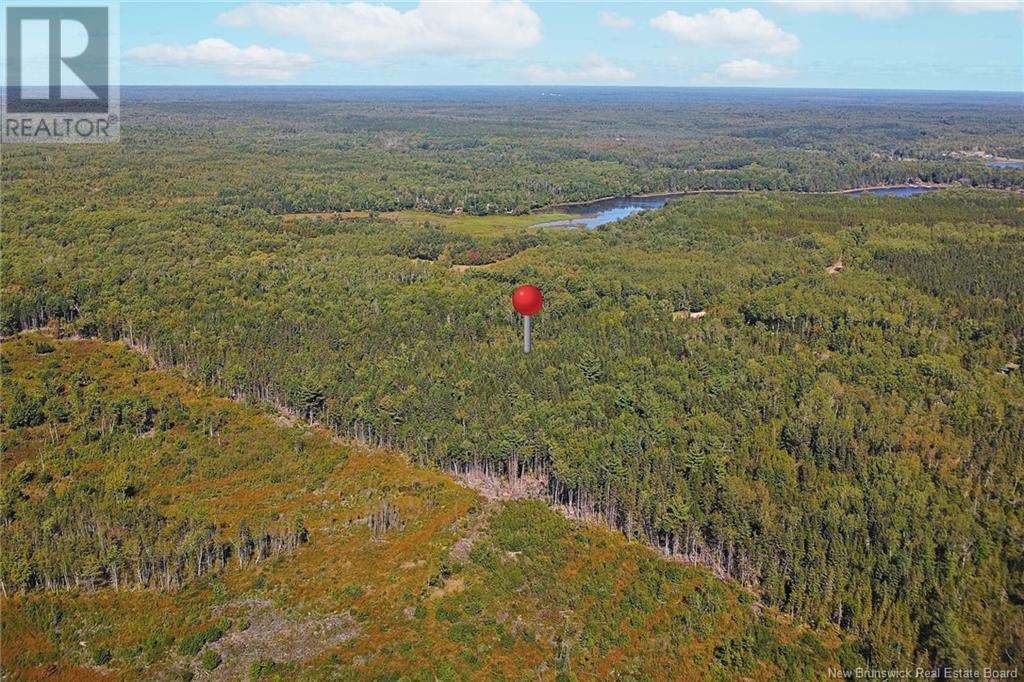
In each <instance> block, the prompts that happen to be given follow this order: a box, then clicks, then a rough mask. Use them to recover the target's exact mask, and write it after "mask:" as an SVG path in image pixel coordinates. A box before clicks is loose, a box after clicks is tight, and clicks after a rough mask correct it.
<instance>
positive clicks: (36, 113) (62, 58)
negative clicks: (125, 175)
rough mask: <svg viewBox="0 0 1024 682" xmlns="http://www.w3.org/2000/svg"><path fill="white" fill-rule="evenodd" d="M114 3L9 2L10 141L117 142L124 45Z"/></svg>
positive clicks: (6, 111)
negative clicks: (120, 46)
mask: <svg viewBox="0 0 1024 682" xmlns="http://www.w3.org/2000/svg"><path fill="white" fill-rule="evenodd" d="M115 18H116V7H113V6H111V5H110V4H105V5H91V6H75V7H58V6H51V5H39V6H36V5H31V6H28V5H19V6H13V7H12V6H8V7H7V8H6V11H5V16H4V19H5V23H6V30H5V31H4V36H5V38H6V52H5V57H6V69H5V74H4V75H5V77H6V87H5V88H4V95H5V97H4V102H3V129H2V135H3V141H4V142H8V143H10V142H116V141H117V140H118V139H119V137H120V118H119V104H120V100H119V96H118V95H119V93H118V88H117V85H116V82H117V80H116V78H115V77H114V76H115V75H116V68H115V67H116V64H115V61H114V59H113V57H114V56H116V54H117V45H116V44H115V43H114V42H113V41H112V38H113V37H116V30H115V26H114V25H113V19H115Z"/></svg>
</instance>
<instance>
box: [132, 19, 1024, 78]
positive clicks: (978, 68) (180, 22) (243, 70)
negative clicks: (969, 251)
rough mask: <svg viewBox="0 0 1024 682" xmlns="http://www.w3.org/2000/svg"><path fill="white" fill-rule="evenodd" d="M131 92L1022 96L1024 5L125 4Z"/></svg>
mask: <svg viewBox="0 0 1024 682" xmlns="http://www.w3.org/2000/svg"><path fill="white" fill-rule="evenodd" d="M120 23H121V39H120V42H121V51H122V55H123V56H122V60H121V80H122V83H125V84H161V85H162V84H336V85H362V84H394V85H400V84H420V85H445V84H494V85H509V84H547V83H551V84H594V85H659V86H661V85H664V86H686V85H721V86H730V85H745V86H751V85H753V86H769V87H837V88H898V89H938V90H1004V91H1022V90H1024V82H1022V79H1024V75H1022V74H1024V66H1022V61H1024V5H1022V3H1021V2H1019V1H1018V0H974V1H971V0H945V1H943V2H923V1H920V0H890V1H888V2H884V1H883V2H851V1H832V0H813V1H803V2H799V1H794V2H787V1H779V2H757V3H703V2H702V3H661V2H645V3H585V2H573V3H569V2H522V1H520V0H485V1H481V2H469V1H465V2H443V3H422V4H421V3H378V2H373V1H372V0H371V1H369V2H365V3H352V4H349V3H331V4H329V5H327V4H324V3H293V4H284V3H223V2H217V3H210V2H205V3H150V2H122V3H121V6H120Z"/></svg>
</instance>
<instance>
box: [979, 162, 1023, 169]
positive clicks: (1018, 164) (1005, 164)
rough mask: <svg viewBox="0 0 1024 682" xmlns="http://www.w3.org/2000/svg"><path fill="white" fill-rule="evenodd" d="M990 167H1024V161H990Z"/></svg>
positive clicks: (988, 164) (987, 164)
mask: <svg viewBox="0 0 1024 682" xmlns="http://www.w3.org/2000/svg"><path fill="white" fill-rule="evenodd" d="M985 165H986V166H988V167H989V168H1024V161H989V162H988V163H986V164H985Z"/></svg>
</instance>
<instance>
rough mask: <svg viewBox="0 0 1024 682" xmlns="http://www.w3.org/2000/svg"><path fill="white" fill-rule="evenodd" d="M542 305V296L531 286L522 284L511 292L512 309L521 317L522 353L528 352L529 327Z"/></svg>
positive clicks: (538, 290)
mask: <svg viewBox="0 0 1024 682" xmlns="http://www.w3.org/2000/svg"><path fill="white" fill-rule="evenodd" d="M543 305H544V294H542V293H540V289H538V288H537V287H535V286H533V285H532V284H524V285H523V286H521V287H517V288H516V290H515V291H513V292H512V307H513V308H515V309H516V312H517V313H519V314H520V315H522V316H523V352H524V353H529V352H530V327H531V326H532V324H531V321H532V319H533V316H534V315H536V314H537V313H539V312H540V309H541V307H542V306H543Z"/></svg>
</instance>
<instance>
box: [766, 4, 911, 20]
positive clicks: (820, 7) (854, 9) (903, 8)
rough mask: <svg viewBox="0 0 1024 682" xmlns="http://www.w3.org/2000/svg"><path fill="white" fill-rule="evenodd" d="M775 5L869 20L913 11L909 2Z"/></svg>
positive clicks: (887, 17)
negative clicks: (847, 14)
mask: <svg viewBox="0 0 1024 682" xmlns="http://www.w3.org/2000/svg"><path fill="white" fill-rule="evenodd" d="M775 4H777V5H782V6H784V7H786V8H788V9H792V10H794V11H797V12H832V13H840V12H846V13H849V14H859V15H860V16H862V17H868V18H870V19H891V18H893V17H901V16H903V15H905V14H908V13H909V12H910V11H911V10H912V9H913V7H912V5H911V2H910V0H775Z"/></svg>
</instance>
